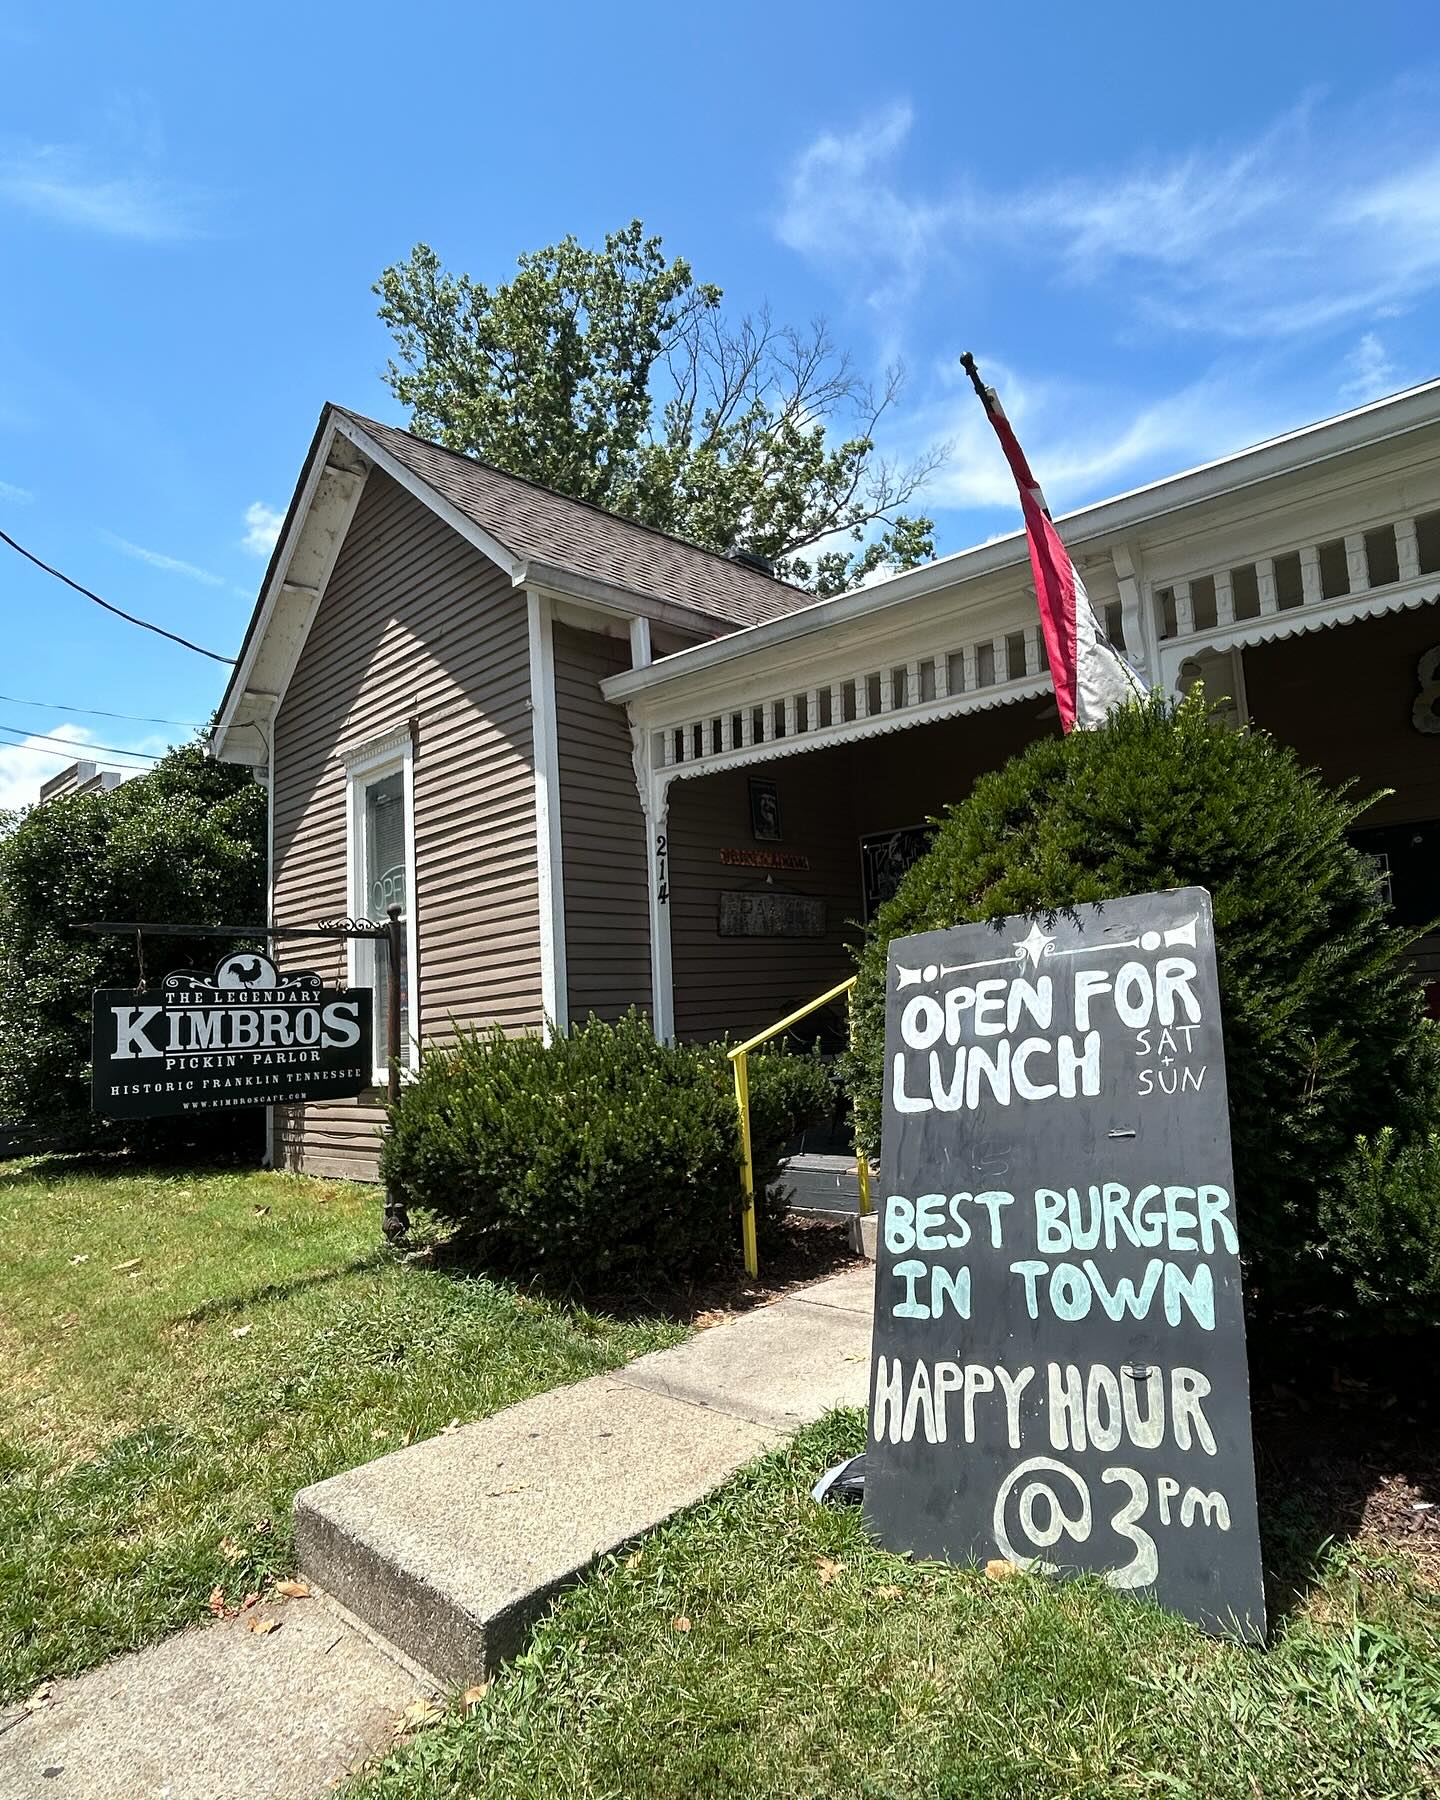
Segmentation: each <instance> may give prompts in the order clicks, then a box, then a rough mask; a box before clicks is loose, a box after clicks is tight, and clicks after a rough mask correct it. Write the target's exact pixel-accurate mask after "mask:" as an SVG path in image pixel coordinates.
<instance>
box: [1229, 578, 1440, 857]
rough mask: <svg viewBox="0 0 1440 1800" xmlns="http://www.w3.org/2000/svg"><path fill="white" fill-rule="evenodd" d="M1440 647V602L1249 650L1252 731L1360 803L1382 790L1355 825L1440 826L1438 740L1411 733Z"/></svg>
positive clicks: (1247, 691) (1247, 670)
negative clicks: (1424, 668) (1261, 731)
mask: <svg viewBox="0 0 1440 1800" xmlns="http://www.w3.org/2000/svg"><path fill="white" fill-rule="evenodd" d="M1437 643H1440V601H1435V600H1432V601H1431V602H1430V603H1429V604H1428V605H1426V606H1417V607H1413V608H1411V609H1409V610H1407V611H1405V612H1397V613H1386V614H1385V615H1384V616H1383V617H1381V618H1378V619H1356V620H1354V621H1353V622H1352V623H1351V624H1348V625H1335V626H1332V627H1331V628H1330V629H1329V630H1326V631H1316V632H1311V633H1309V634H1307V635H1306V636H1304V637H1290V638H1278V639H1276V640H1275V641H1274V642H1273V643H1269V644H1251V645H1250V646H1249V647H1248V648H1247V649H1246V650H1245V653H1244V655H1245V700H1246V704H1247V706H1248V707H1249V710H1250V719H1251V723H1252V724H1255V725H1260V726H1263V727H1264V728H1265V730H1266V731H1268V732H1271V733H1272V734H1273V735H1274V736H1275V737H1277V738H1279V740H1280V742H1281V743H1282V744H1290V745H1292V746H1293V747H1294V749H1295V751H1296V753H1297V755H1298V756H1299V758H1300V760H1301V762H1302V763H1305V764H1306V765H1307V766H1309V767H1311V768H1315V769H1318V770H1319V771H1320V773H1321V774H1322V775H1323V776H1324V777H1325V779H1326V781H1328V782H1329V783H1331V785H1332V786H1337V787H1338V786H1339V785H1340V784H1341V783H1342V782H1345V781H1352V780H1353V781H1354V783H1355V793H1356V796H1357V798H1363V797H1364V796H1365V795H1367V794H1373V793H1375V792H1377V791H1378V790H1379V789H1380V788H1391V789H1393V790H1394V791H1393V793H1391V794H1389V795H1387V796H1386V797H1385V798H1384V799H1381V800H1377V801H1376V802H1375V804H1374V805H1373V806H1372V807H1370V808H1368V809H1367V810H1366V812H1365V813H1364V815H1363V816H1362V817H1361V819H1360V820H1359V823H1360V824H1361V825H1362V826H1364V825H1396V824H1402V823H1407V822H1410V821H1420V820H1426V819H1440V738H1436V737H1427V736H1426V735H1424V734H1423V733H1422V732H1419V731H1417V730H1416V729H1415V721H1414V717H1413V714H1414V708H1415V697H1416V695H1417V694H1418V693H1419V691H1420V688H1419V678H1418V674H1417V670H1418V666H1419V662H1420V658H1421V657H1422V656H1423V655H1424V653H1425V652H1426V651H1427V650H1429V649H1430V648H1431V647H1432V646H1433V645H1435V644H1437Z"/></svg>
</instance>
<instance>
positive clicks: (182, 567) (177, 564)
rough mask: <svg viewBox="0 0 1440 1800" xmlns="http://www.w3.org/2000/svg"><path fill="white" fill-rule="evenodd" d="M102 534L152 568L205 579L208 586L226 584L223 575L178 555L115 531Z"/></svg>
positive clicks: (113, 544)
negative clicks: (120, 534)
mask: <svg viewBox="0 0 1440 1800" xmlns="http://www.w3.org/2000/svg"><path fill="white" fill-rule="evenodd" d="M100 535H101V537H103V538H104V540H105V542H106V543H107V544H110V545H111V546H112V547H113V548H114V549H116V550H119V551H121V552H122V553H123V554H124V555H125V556H133V557H134V558H135V559H136V561H137V562H143V563H149V565H150V567H151V568H152V569H163V570H164V572H165V573H166V574H167V575H183V576H185V577H186V579H187V580H189V581H203V582H204V583H205V585H206V587H224V586H225V578H224V576H223V575H212V574H211V573H210V571H209V570H208V569H200V568H197V567H196V566H195V564H194V563H190V562H182V561H181V559H180V558H179V557H178V556H166V555H165V554H164V553H163V552H162V551H159V550H147V549H146V548H145V547H144V545H143V544H132V543H131V542H130V540H129V539H128V538H122V537H116V535H115V533H114V532H113V531H102V532H101V534H100Z"/></svg>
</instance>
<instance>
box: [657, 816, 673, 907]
mask: <svg viewBox="0 0 1440 1800" xmlns="http://www.w3.org/2000/svg"><path fill="white" fill-rule="evenodd" d="M669 862H670V853H669V849H668V845H667V839H666V837H665V833H664V832H663V831H657V832H656V834H655V874H656V876H657V878H658V880H657V885H656V888H655V898H656V899H657V900H658V901H659V902H660V904H661V905H662V906H666V905H668V904H669V901H670V869H669Z"/></svg>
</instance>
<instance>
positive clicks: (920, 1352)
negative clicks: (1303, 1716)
mask: <svg viewBox="0 0 1440 1800" xmlns="http://www.w3.org/2000/svg"><path fill="white" fill-rule="evenodd" d="M888 983H889V985H888V992H887V999H886V1016H885V1118H884V1139H883V1155H882V1158H881V1193H880V1232H879V1248H878V1267H877V1279H876V1303H875V1338H874V1354H873V1359H872V1369H871V1400H870V1442H869V1450H868V1452H867V1456H866V1471H865V1511H866V1516H867V1518H868V1520H869V1522H870V1524H871V1526H872V1528H873V1529H874V1530H875V1532H876V1533H877V1535H878V1536H879V1538H880V1540H881V1541H882V1542H883V1543H884V1544H886V1545H887V1546H888V1547H889V1548H891V1549H895V1550H907V1551H911V1552H913V1553H914V1554H915V1555H917V1556H925V1557H945V1558H950V1559H952V1560H956V1561H963V1560H966V1559H969V1558H975V1559H978V1560H979V1561H981V1562H986V1561H989V1560H990V1559H992V1558H1001V1559H1004V1560H1006V1561H1009V1562H1013V1563H1016V1564H1018V1565H1020V1566H1021V1567H1038V1568H1041V1569H1043V1570H1046V1571H1047V1572H1051V1573H1057V1574H1060V1573H1073V1572H1078V1571H1082V1570H1088V1571H1094V1572H1098V1573H1102V1574H1103V1575H1104V1578H1105V1579H1106V1580H1107V1581H1108V1582H1110V1583H1111V1585H1113V1586H1115V1587H1117V1588H1124V1589H1132V1590H1136V1591H1140V1592H1144V1593H1149V1594H1153V1595H1154V1596H1155V1597H1156V1598H1157V1599H1158V1600H1160V1601H1161V1602H1162V1603H1163V1604H1165V1605H1167V1606H1170V1607H1173V1608H1175V1609H1176V1610H1177V1611H1179V1612H1181V1613H1184V1614H1185V1615H1186V1616H1187V1617H1189V1618H1191V1619H1193V1620H1195V1621H1196V1622H1197V1623H1199V1624H1201V1625H1204V1626H1205V1627H1206V1628H1207V1629H1210V1630H1212V1631H1217V1632H1221V1633H1225V1634H1230V1635H1234V1636H1236V1637H1239V1638H1242V1639H1245V1640H1248V1641H1258V1640H1260V1639H1262V1638H1263V1636H1264V1632H1265V1601H1264V1592H1263V1588H1262V1583H1261V1571H1260V1550H1259V1539H1258V1532H1257V1521H1256V1511H1255V1475H1254V1464H1253V1457H1252V1451H1251V1441H1250V1397H1249V1378H1248V1374H1247V1369H1246V1362H1245V1320H1244V1312H1243V1309H1242V1303H1241V1289H1240V1263H1239V1254H1238V1252H1239V1241H1238V1236H1237V1232H1238V1222H1237V1215H1236V1207H1235V1195H1234V1178H1233V1173H1232V1167H1231V1155H1230V1125H1229V1112H1228V1108H1227V1102H1226V1092H1225V1059H1224V1046H1223V1041H1222V1035H1221V1022H1220V1004H1219V993H1218V988H1217V983H1216V973H1215V943H1214V928H1213V923H1212V918H1211V911H1210V897H1209V895H1208V894H1207V893H1206V892H1205V891H1204V890H1203V889H1202V888H1183V889H1179V890H1176V891H1175V892H1172V893H1164V894H1139V895H1134V896H1132V897H1129V898H1126V899H1122V900H1114V901H1107V902H1105V903H1104V904H1103V905H1098V906H1080V907H1077V908H1075V909H1074V910H1073V911H1071V912H1066V913H1063V914H1057V915H1054V916H1043V917H1039V918H1033V919H1032V918H1012V919H1005V920H1003V921H1001V922H999V923H998V924H990V925H960V926H956V927H955V928H953V929H952V930H949V931H933V932H926V933H923V934H921V935H919V936H916V937H909V938H900V939H897V940H895V941H894V942H893V943H892V944H891V946H890V960H889V970H888Z"/></svg>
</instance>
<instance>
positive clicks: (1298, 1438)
mask: <svg viewBox="0 0 1440 1800" xmlns="http://www.w3.org/2000/svg"><path fill="white" fill-rule="evenodd" d="M1396 1360H1398V1361H1399V1362H1400V1363H1401V1364H1403V1365H1404V1366H1405V1367H1406V1368H1407V1369H1408V1368H1413V1367H1415V1366H1416V1364H1417V1362H1418V1364H1419V1365H1421V1366H1423V1365H1424V1364H1425V1363H1426V1362H1428V1358H1427V1357H1420V1358H1418V1359H1412V1358H1411V1357H1410V1356H1408V1355H1407V1356H1403V1357H1400V1358H1398V1359H1396ZM1253 1408H1254V1424H1255V1466H1256V1475H1257V1478H1258V1481H1259V1487H1260V1509H1261V1529H1262V1535H1263V1536H1264V1538H1265V1540H1266V1566H1267V1569H1268V1570H1269V1572H1270V1575H1271V1582H1272V1595H1271V1604H1272V1606H1274V1607H1276V1608H1277V1609H1278V1610H1281V1611H1284V1610H1288V1609H1289V1608H1290V1607H1292V1606H1293V1605H1295V1604H1296V1602H1297V1600H1300V1599H1303V1596H1304V1592H1305V1590H1306V1587H1307V1585H1308V1575H1309V1570H1310V1568H1311V1567H1312V1566H1313V1562H1314V1558H1315V1556H1316V1555H1317V1554H1318V1553H1319V1551H1320V1550H1321V1548H1322V1546H1323V1545H1324V1543H1325V1542H1326V1541H1327V1540H1329V1539H1334V1540H1344V1539H1358V1540H1360V1541H1361V1542H1363V1543H1368V1544H1371V1545H1373V1546H1375V1547H1376V1548H1378V1549H1381V1550H1383V1551H1386V1552H1390V1553H1396V1554H1400V1555H1402V1556H1404V1557H1405V1558H1406V1560H1407V1561H1408V1562H1410V1563H1411V1564H1412V1566H1413V1567H1414V1568H1415V1569H1416V1571H1417V1572H1418V1573H1419V1574H1420V1576H1421V1577H1422V1579H1424V1580H1425V1581H1426V1583H1427V1584H1428V1585H1431V1586H1433V1587H1436V1588H1437V1589H1440V1405H1437V1403H1436V1400H1435V1399H1434V1398H1433V1397H1432V1395H1431V1393H1430V1392H1428V1391H1426V1390H1425V1389H1424V1388H1422V1387H1421V1386H1420V1385H1419V1384H1418V1383H1414V1382H1410V1381H1406V1382H1405V1383H1404V1384H1402V1385H1397V1384H1394V1383H1392V1382H1390V1381H1388V1380H1387V1379H1386V1378H1385V1376H1384V1375H1383V1374H1381V1373H1379V1372H1377V1371H1376V1370H1375V1369H1374V1367H1373V1366H1372V1367H1371V1368H1369V1369H1367V1371H1366V1373H1365V1374H1364V1375H1352V1374H1347V1373H1344V1372H1342V1371H1340V1370H1338V1369H1334V1368H1327V1367H1325V1366H1324V1365H1323V1364H1319V1365H1318V1366H1315V1367H1313V1368H1312V1369H1311V1370H1310V1371H1303V1372H1298V1373H1295V1374H1292V1375H1291V1376H1290V1378H1288V1379H1286V1380H1284V1381H1276V1382H1266V1381H1264V1380H1263V1379H1262V1378H1257V1379H1256V1383H1255V1393H1254V1396H1253Z"/></svg>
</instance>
